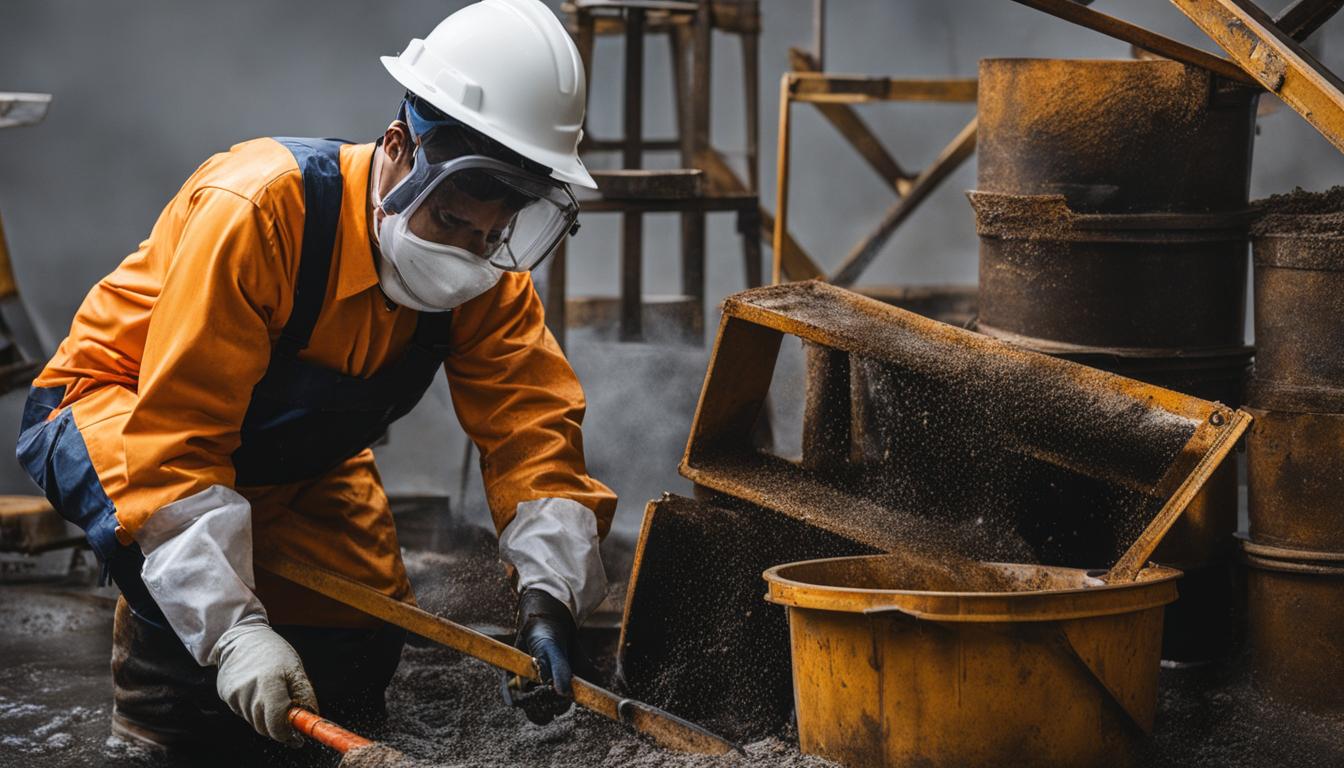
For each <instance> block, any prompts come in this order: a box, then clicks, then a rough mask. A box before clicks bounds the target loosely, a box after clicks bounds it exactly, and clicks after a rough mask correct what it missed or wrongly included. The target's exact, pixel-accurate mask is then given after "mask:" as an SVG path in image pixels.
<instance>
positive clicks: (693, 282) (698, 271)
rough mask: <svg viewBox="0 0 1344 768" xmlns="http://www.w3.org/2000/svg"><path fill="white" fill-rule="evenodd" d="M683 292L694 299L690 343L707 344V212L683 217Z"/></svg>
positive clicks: (689, 213) (692, 213) (687, 330)
mask: <svg viewBox="0 0 1344 768" xmlns="http://www.w3.org/2000/svg"><path fill="white" fill-rule="evenodd" d="M681 237H682V242H681V292H682V294H683V295H685V296H689V297H690V299H691V310H692V315H691V324H690V326H689V327H687V328H686V337H687V341H689V342H691V343H694V344H703V343H704V342H705V212H704V211H693V212H688V213H683V214H682V216H681Z"/></svg>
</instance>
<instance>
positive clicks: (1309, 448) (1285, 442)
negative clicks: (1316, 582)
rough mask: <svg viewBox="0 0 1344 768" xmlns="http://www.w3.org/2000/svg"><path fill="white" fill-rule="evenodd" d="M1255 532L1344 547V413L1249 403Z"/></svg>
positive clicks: (1295, 543) (1265, 539)
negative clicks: (1252, 419) (1285, 408)
mask: <svg viewBox="0 0 1344 768" xmlns="http://www.w3.org/2000/svg"><path fill="white" fill-rule="evenodd" d="M1248 410H1249V411H1250V412H1251V414H1252V415H1253V416H1254V417H1255V421H1253V422H1252V423H1251V429H1250V432H1249V433H1248V434H1247V438H1246V481H1247V496H1248V498H1247V505H1248V513H1249V516H1250V535H1251V538H1252V539H1253V540H1254V541H1255V542H1257V543H1260V544H1266V545H1273V546H1279V547H1290V548H1300V549H1307V550H1319V551H1327V552H1341V553H1344V413H1301V412H1295V411H1291V410H1281V409H1270V408H1258V407H1248Z"/></svg>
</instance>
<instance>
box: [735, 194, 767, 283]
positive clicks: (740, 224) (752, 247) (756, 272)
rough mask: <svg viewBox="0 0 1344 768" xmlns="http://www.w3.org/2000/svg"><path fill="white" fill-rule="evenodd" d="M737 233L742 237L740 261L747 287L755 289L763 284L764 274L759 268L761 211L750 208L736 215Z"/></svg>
mask: <svg viewBox="0 0 1344 768" xmlns="http://www.w3.org/2000/svg"><path fill="white" fill-rule="evenodd" d="M737 232H738V234H739V235H741V236H742V261H743V266H744V267H745V277H746V279H747V287H748V288H755V287H757V286H759V285H763V284H764V283H765V273H764V270H763V268H762V266H761V211H760V209H759V208H755V207H753V208H751V209H748V210H743V211H739V212H738V214H737Z"/></svg>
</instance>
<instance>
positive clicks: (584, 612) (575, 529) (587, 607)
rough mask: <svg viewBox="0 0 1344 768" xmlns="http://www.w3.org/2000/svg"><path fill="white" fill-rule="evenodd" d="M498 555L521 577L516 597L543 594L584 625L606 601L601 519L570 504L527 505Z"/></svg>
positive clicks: (516, 517) (543, 501) (509, 529)
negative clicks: (532, 591)
mask: <svg viewBox="0 0 1344 768" xmlns="http://www.w3.org/2000/svg"><path fill="white" fill-rule="evenodd" d="M499 555H500V557H501V558H502V559H503V560H504V561H505V562H506V563H508V564H510V565H512V566H513V567H514V569H516V570H517V571H518V584H517V587H518V593H519V594H522V593H523V592H526V591H527V590H529V589H540V590H542V591H543V592H545V593H547V594H549V595H550V596H551V597H554V598H555V599H556V600H559V601H560V602H561V603H564V605H565V607H567V608H569V612H570V613H572V614H573V615H574V621H575V622H576V623H578V624H582V623H583V620H584V619H585V618H587V616H588V614H590V613H592V611H593V609H594V608H597V606H598V604H600V603H601V602H602V600H603V598H605V597H606V596H607V574H606V571H605V570H604V569H603V568H602V555H601V553H600V552H599V550H598V540H597V517H596V516H595V515H594V514H593V511H592V510H591V509H588V508H587V507H585V506H583V505H582V504H580V503H578V502H577V501H573V500H572V499H554V498H552V499H535V500H533V501H524V502H523V503H521V504H519V505H518V509H517V512H516V514H515V515H514V518H513V520H512V522H510V523H509V524H508V526H506V527H505V528H504V531H503V533H501V534H500V537H499Z"/></svg>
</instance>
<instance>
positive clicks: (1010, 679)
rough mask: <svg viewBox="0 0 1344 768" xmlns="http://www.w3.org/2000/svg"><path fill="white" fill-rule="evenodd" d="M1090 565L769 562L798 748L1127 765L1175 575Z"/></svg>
mask: <svg viewBox="0 0 1344 768" xmlns="http://www.w3.org/2000/svg"><path fill="white" fill-rule="evenodd" d="M1096 575H1099V574H1096V573H1095V572H1088V571H1084V570H1078V569H1074V568H1056V567H1047V566H1037V565H1013V564H1002V563H965V564H964V566H963V567H953V566H947V565H941V564H937V563H929V562H921V561H914V560H911V559H910V558H907V557H903V556H898V555H873V556H863V557H843V558H832V559H826V560H808V561H803V562H798V563H790V564H787V565H780V566H776V567H774V568H771V569H769V570H767V571H766V572H765V580H766V582H767V583H768V584H769V593H768V594H767V595H766V599H767V600H769V601H770V602H772V603H777V604H780V605H784V606H787V607H788V613H789V633H790V640H791V645H792V654H793V690H794V701H795V704H796V707H797V715H798V737H799V741H800V743H801V746H802V750H803V751H804V752H807V753H809V754H815V755H821V756H823V757H826V758H829V759H831V760H836V761H838V762H841V763H843V764H845V765H850V766H963V765H1016V766H1022V765H1050V766H1092V765H1115V764H1118V763H1120V762H1123V761H1124V760H1126V759H1127V758H1128V756H1129V755H1130V754H1131V750H1132V748H1133V746H1134V745H1135V743H1136V742H1137V740H1138V737H1141V736H1142V735H1143V734H1144V733H1146V732H1147V731H1149V730H1150V729H1151V728H1152V724H1153V716H1154V713H1155V711H1156V708H1157V675H1158V667H1159V661H1160V656H1161V646H1162V609H1163V606H1165V605H1167V604H1168V603H1171V602H1172V601H1174V600H1175V599H1176V579H1177V578H1178V577H1179V576H1180V571H1177V570H1174V569H1171V568H1164V567H1157V566H1153V567H1149V568H1147V569H1145V570H1144V571H1142V572H1141V574H1140V577H1139V579H1138V580H1137V581H1134V582H1131V583H1123V584H1104V583H1103V582H1102V581H1101V580H1100V579H1099V578H1096V577H1095V576H1096Z"/></svg>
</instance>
